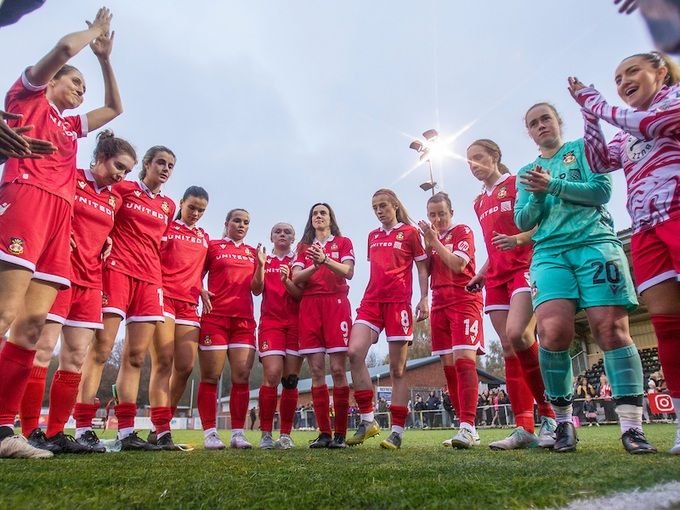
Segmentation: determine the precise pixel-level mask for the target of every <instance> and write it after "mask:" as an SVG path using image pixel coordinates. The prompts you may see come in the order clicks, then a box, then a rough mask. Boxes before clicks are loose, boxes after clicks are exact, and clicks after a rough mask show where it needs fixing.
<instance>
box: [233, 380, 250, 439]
mask: <svg viewBox="0 0 680 510" xmlns="http://www.w3.org/2000/svg"><path fill="white" fill-rule="evenodd" d="M249 400H250V388H249V387H248V385H247V384H234V383H232V385H231V391H230V392H229V412H230V413H231V429H232V430H234V429H242V428H244V426H245V424H246V415H247V414H248V401H249Z"/></svg>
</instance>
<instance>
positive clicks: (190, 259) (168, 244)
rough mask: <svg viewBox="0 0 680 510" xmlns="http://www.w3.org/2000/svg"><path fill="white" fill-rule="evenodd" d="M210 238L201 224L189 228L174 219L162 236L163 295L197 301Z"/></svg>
mask: <svg viewBox="0 0 680 510" xmlns="http://www.w3.org/2000/svg"><path fill="white" fill-rule="evenodd" d="M208 241H209V239H208V234H206V233H205V231H204V230H203V229H202V228H201V227H199V226H198V225H193V226H191V227H190V226H188V225H187V224H186V223H184V222H183V221H182V220H175V221H173V222H172V224H171V225H170V228H169V229H168V230H167V232H166V233H165V235H164V236H163V237H162V239H161V264H162V269H163V295H164V296H166V297H169V298H172V299H177V300H179V301H184V302H187V303H198V298H199V296H200V293H201V288H202V287H203V284H202V280H203V266H204V265H205V258H206V256H207V254H208Z"/></svg>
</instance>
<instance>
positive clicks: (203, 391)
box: [196, 382, 217, 430]
mask: <svg viewBox="0 0 680 510" xmlns="http://www.w3.org/2000/svg"><path fill="white" fill-rule="evenodd" d="M196 405H197V407H198V415H199V416H200V417H201V424H202V426H203V430H208V429H214V428H215V426H216V424H217V384H210V383H207V382H201V384H199V385H198V396H197V397H196Z"/></svg>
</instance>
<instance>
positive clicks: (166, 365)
mask: <svg viewBox="0 0 680 510" xmlns="http://www.w3.org/2000/svg"><path fill="white" fill-rule="evenodd" d="M172 358H173V355H172V353H170V354H162V355H160V356H157V357H156V359H155V360H154V363H153V366H152V368H153V370H154V372H156V373H157V374H166V375H170V373H171V372H172Z"/></svg>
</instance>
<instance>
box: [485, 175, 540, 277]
mask: <svg viewBox="0 0 680 510" xmlns="http://www.w3.org/2000/svg"><path fill="white" fill-rule="evenodd" d="M515 181H516V177H515V176H514V175H510V174H503V175H502V176H501V178H500V179H498V181H497V182H496V184H494V185H493V187H492V188H491V189H484V191H482V193H481V194H480V195H479V196H478V197H477V198H476V199H475V201H474V208H475V212H476V213H477V218H478V219H479V224H480V225H481V227H482V234H483V235H484V244H486V252H487V254H488V257H489V259H488V265H487V272H486V285H488V286H489V287H494V286H496V285H500V284H502V283H505V282H507V281H508V280H510V279H511V278H512V277H513V276H514V275H515V274H517V273H518V272H522V273H524V272H526V271H528V270H529V264H531V252H532V248H531V244H525V245H524V246H517V247H516V248H514V249H513V250H512V251H501V250H499V249H498V248H496V246H494V244H493V243H492V242H491V241H492V239H493V236H494V234H495V233H499V234H505V235H507V236H514V235H517V234H519V233H520V230H519V229H518V228H517V225H515V218H514V209H515V198H516V197H517V188H516V186H515Z"/></svg>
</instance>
